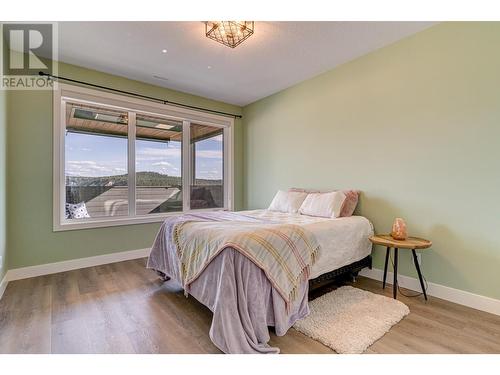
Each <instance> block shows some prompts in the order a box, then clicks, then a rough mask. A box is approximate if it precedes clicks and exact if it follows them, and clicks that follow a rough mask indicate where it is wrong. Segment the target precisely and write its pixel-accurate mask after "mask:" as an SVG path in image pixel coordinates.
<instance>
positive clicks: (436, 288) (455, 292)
mask: <svg viewBox="0 0 500 375" xmlns="http://www.w3.org/2000/svg"><path fill="white" fill-rule="evenodd" d="M359 274H360V275H361V276H365V277H368V278H370V279H374V280H378V281H382V280H383V278H384V271H383V270H381V269H378V268H373V269H371V270H370V269H368V268H365V269H364V270H362V271H361V272H360V273H359ZM393 277H394V274H393V273H392V272H387V281H386V283H387V284H390V285H392V282H393ZM398 284H399V285H400V286H401V287H403V288H406V289H410V290H414V291H417V292H420V291H421V290H422V289H421V288H420V282H419V281H418V279H416V278H413V277H408V276H404V275H399V274H398ZM427 284H428V289H427V295H429V296H433V297H437V298H441V299H444V300H447V301H450V302H454V303H457V304H459V305H464V306H468V307H472V308H473V309H477V310H481V311H486V312H489V313H491V314H495V315H500V300H498V299H494V298H490V297H485V296H481V295H479V294H474V293H470V292H466V291H463V290H459V289H454V288H450V287H448V286H444V285H440V284H435V283H431V282H427Z"/></svg>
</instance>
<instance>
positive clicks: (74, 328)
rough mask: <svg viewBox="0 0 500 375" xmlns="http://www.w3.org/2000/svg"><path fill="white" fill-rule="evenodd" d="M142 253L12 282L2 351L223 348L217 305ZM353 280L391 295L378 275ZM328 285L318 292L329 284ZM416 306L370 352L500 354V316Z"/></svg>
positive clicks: (303, 349)
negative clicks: (164, 275)
mask: <svg viewBox="0 0 500 375" xmlns="http://www.w3.org/2000/svg"><path fill="white" fill-rule="evenodd" d="M144 264H145V261H144V260H143V259H140V260H134V261H128V262H121V263H115V264H110V265H104V266H99V267H91V268H86V269H81V270H76V271H70V272H64V273H59V274H54V275H48V276H42V277H37V278H32V279H26V280H19V281H14V282H11V283H9V285H8V287H7V290H6V291H5V294H4V296H3V298H2V300H1V301H0V353H220V351H219V350H218V349H217V348H216V347H215V346H214V345H213V344H212V342H211V341H210V339H209V337H208V330H209V327H210V322H211V318H212V316H211V312H210V311H209V310H208V309H207V308H206V307H204V306H203V305H201V304H200V303H198V302H197V301H196V300H195V299H194V298H192V297H190V298H187V299H186V298H185V297H184V295H183V293H182V292H181V291H180V290H178V289H175V288H174V287H173V286H172V285H171V284H169V283H166V284H161V283H160V282H159V280H158V278H157V276H156V275H155V274H154V272H152V271H150V270H146V269H145V267H144ZM353 285H354V286H357V287H360V288H363V289H366V290H369V291H372V292H375V293H379V294H385V295H387V296H390V294H391V289H390V288H386V290H385V291H384V290H382V288H381V284H380V283H379V282H376V281H373V280H369V279H365V278H362V277H360V278H359V279H358V281H357V282H356V283H355V284H353ZM331 288H332V287H324V288H321V289H320V290H317V291H314V292H313V293H312V297H314V296H318V295H320V294H321V293H324V292H326V291H328V290H330V289H331ZM399 298H400V300H401V301H403V302H404V303H406V304H407V305H408V306H409V307H410V310H411V313H410V315H408V316H407V317H406V318H405V319H403V321H401V322H400V323H399V324H397V325H396V326H394V327H393V328H392V329H391V331H390V332H388V333H387V334H386V335H385V336H384V337H383V338H382V339H380V340H379V341H377V342H376V343H375V344H374V345H372V346H371V347H370V348H369V349H368V351H367V352H368V353H500V317H498V316H495V315H491V314H487V313H484V312H481V311H477V310H473V309H470V308H467V307H463V306H460V305H456V304H453V303H450V302H446V301H443V300H439V299H436V298H432V297H431V298H430V300H429V301H428V302H427V303H425V302H424V301H423V299H422V298H421V297H420V298H406V297H403V296H400V297H399ZM271 344H272V345H275V346H278V347H280V348H281V351H282V353H333V352H332V351H331V350H330V349H329V348H327V347H325V346H323V345H322V344H320V343H318V342H316V341H314V340H311V339H309V338H308V337H306V336H304V335H302V334H301V333H299V332H297V331H295V330H294V329H290V330H289V332H288V333H287V334H286V335H285V336H283V337H276V336H275V335H274V334H271Z"/></svg>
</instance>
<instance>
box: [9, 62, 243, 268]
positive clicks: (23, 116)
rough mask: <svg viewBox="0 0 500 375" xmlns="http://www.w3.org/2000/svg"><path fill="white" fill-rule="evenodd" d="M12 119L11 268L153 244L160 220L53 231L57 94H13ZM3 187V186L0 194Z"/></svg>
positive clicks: (124, 84) (189, 98) (238, 162)
mask: <svg viewBox="0 0 500 375" xmlns="http://www.w3.org/2000/svg"><path fill="white" fill-rule="evenodd" d="M59 74H60V75H62V76H67V77H70V78H73V79H77V80H84V81H89V82H93V83H97V84H100V85H105V86H111V87H114V88H117V89H122V90H129V91H133V92H137V93H142V94H144V95H150V96H156V97H163V98H167V99H168V100H172V101H178V102H182V103H186V104H190V105H196V106H201V107H205V108H210V109H215V110H221V111H226V112H235V113H241V108H240V107H237V106H233V105H229V104H225V103H221V102H217V101H213V100H209V99H205V98H201V97H197V96H193V95H188V94H184V93H180V92H176V91H172V90H168V89H164V88H161V87H157V86H152V85H148V84H145V83H141V82H137V81H132V80H128V79H125V78H121V77H117V76H112V75H108V74H104V73H100V72H97V71H92V70H88V69H84V68H81V67H77V66H73V65H67V64H59ZM8 117H9V129H8V130H9V131H8V152H7V160H8V168H7V188H8V192H9V195H8V207H7V210H8V218H9V220H8V226H7V235H8V236H7V238H8V249H9V268H10V269H12V268H18V267H24V266H31V265H38V264H44V263H51V262H57V261H62V260H67V259H75V258H82V257H89V256H94V255H101V254H106V253H112V252H118V251H126V250H134V249H141V248H146V247H149V246H151V244H152V242H153V240H154V238H155V234H156V231H157V229H158V227H159V223H155V224H142V225H129V226H121V227H109V228H99V229H85V230H75V231H66V232H53V231H52V143H53V142H52V93H51V92H41V91H11V92H9V101H8ZM242 133H243V131H242V123H241V120H236V121H235V147H234V150H235V207H236V209H241V208H242V199H243V194H242V189H243V183H242V179H243V174H242V173H243V159H242V158H243V151H242V144H243V140H242ZM1 134H2V133H1V132H0V135H1ZM2 139H3V138H2ZM0 160H1V159H0ZM1 181H3V180H1ZM2 191H3V188H2V187H1V186H0V193H1V192H2ZM0 203H1V202H0ZM2 220H3V219H2V217H1V216H0V223H3V222H4V221H2ZM0 233H1V232H0Z"/></svg>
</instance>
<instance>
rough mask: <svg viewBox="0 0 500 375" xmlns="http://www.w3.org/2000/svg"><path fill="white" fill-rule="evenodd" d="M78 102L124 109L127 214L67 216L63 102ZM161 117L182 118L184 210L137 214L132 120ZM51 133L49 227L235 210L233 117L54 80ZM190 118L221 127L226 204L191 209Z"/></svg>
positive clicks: (152, 220)
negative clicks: (136, 117) (72, 217)
mask: <svg viewBox="0 0 500 375" xmlns="http://www.w3.org/2000/svg"><path fill="white" fill-rule="evenodd" d="M67 102H71V103H81V104H88V105H97V106H101V107H107V108H111V109H118V110H122V111H127V112H128V113H129V124H128V155H127V158H128V159H127V160H128V201H129V212H128V216H122V217H119V216H112V217H99V218H90V219H66V218H65V202H66V175H65V131H66V116H65V111H66V103H67ZM136 113H140V114H146V115H153V116H160V117H164V118H168V119H173V120H180V121H182V123H183V133H182V195H183V199H182V202H183V209H182V211H177V212H168V213H155V214H147V215H137V214H136V213H135V203H136V200H135V198H136V152H135V146H136V142H135V141H136V137H135V130H136V127H135V125H136V123H135V114H136ZM53 114H54V116H53V117H54V118H53V120H54V121H53V132H54V134H53V135H54V138H53V139H54V150H53V152H54V156H53V157H54V160H53V177H54V181H53V230H54V231H64V230H75V229H87V228H101V227H110V226H119V225H130V224H144V223H155V222H161V221H163V220H164V219H165V218H166V217H169V216H174V215H180V214H182V213H186V212H191V211H195V212H197V211H206V210H214V211H215V210H231V211H232V210H233V209H234V207H233V196H234V182H233V176H234V152H233V128H234V118H231V117H227V116H221V115H217V114H212V113H208V112H203V111H196V110H192V109H187V108H183V107H178V106H174V105H165V104H161V103H155V102H152V101H146V100H142V99H137V98H134V97H129V96H125V95H118V94H113V93H108V92H103V91H98V90H93V89H87V88H83V87H80V86H73V85H68V84H62V83H58V85H57V88H56V89H55V90H54V94H53ZM191 123H196V124H202V125H209V126H214V127H220V128H223V163H224V166H223V189H224V205H223V207H221V208H203V209H193V210H191V209H190V182H191V176H192V170H191V165H192V164H191V153H190V149H189V145H190V125H191Z"/></svg>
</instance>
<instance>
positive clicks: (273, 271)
mask: <svg viewBox="0 0 500 375" xmlns="http://www.w3.org/2000/svg"><path fill="white" fill-rule="evenodd" d="M160 233H163V234H162V235H163V236H167V237H168V238H165V239H166V240H167V243H170V244H171V245H170V246H172V243H173V244H174V246H175V251H176V253H177V258H178V260H179V262H180V270H181V278H182V283H183V286H184V289H185V291H186V292H188V291H189V285H190V284H191V283H192V282H193V281H194V280H196V278H197V277H198V276H199V275H200V274H201V273H202V272H203V270H204V269H205V268H206V267H207V266H208V264H210V262H211V261H212V259H214V258H215V257H216V256H217V255H218V254H219V253H220V252H221V251H222V250H223V249H225V248H228V247H231V248H234V249H235V250H236V251H239V252H240V253H242V254H243V255H245V256H246V257H247V258H249V259H250V260H251V261H252V262H253V263H255V264H256V265H257V266H258V267H260V268H261V269H262V270H263V271H264V273H265V274H266V276H267V278H268V279H269V281H270V282H271V284H272V285H273V286H274V288H275V289H276V290H277V291H278V292H279V294H280V295H281V296H282V297H283V299H284V300H285V302H286V305H287V307H289V306H290V303H291V302H293V300H294V299H295V297H296V293H297V289H298V287H299V285H300V283H301V282H303V281H304V280H305V281H307V280H308V276H309V272H310V267H311V266H312V265H313V264H314V262H315V260H316V257H317V255H318V251H319V244H318V242H317V240H316V238H315V237H314V235H312V234H311V233H310V232H308V231H307V230H305V229H303V228H302V227H300V226H298V225H293V224H281V223H274V222H269V221H264V220H262V219H256V218H251V217H247V216H243V215H239V214H237V213H231V212H215V213H205V214H203V213H201V214H187V215H182V216H179V217H173V218H169V219H167V220H165V222H164V223H163V225H162V229H161V230H160ZM161 240H162V242H163V239H161ZM157 241H158V237H157ZM155 247H156V246H154V247H153V249H154V248H155ZM172 250H174V249H173V248H172Z"/></svg>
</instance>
